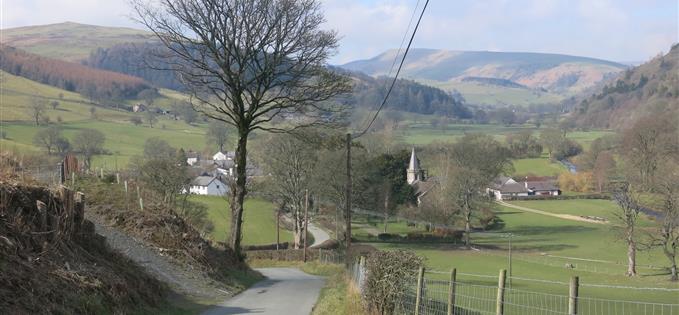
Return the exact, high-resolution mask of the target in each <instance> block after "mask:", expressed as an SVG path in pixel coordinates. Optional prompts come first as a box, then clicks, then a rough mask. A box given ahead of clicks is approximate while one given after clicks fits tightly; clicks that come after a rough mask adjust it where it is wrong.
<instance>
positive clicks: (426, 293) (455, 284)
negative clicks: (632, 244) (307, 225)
mask: <svg viewBox="0 0 679 315" xmlns="http://www.w3.org/2000/svg"><path fill="white" fill-rule="evenodd" d="M349 273H350V275H351V279H352V280H353V281H354V283H355V284H356V285H357V287H358V288H359V290H363V288H362V284H363V283H364V281H365V280H366V277H369V276H370V275H369V274H368V273H367V271H366V270H365V267H364V265H363V264H362V263H361V262H360V261H359V262H356V263H354V264H352V265H351V266H350V268H349ZM441 273H442V272H437V271H434V272H428V273H422V274H423V276H422V278H421V279H411V280H409V281H408V287H407V288H406V293H405V296H403V297H401V298H399V299H397V301H394V303H395V304H396V313H397V314H416V315H439V314H441V315H449V314H461V315H476V314H478V315H482V314H483V315H485V314H493V315H497V314H503V315H533V314H534V315H539V314H574V315H575V314H584V315H675V314H676V315H679V304H671V303H652V302H642V301H632V300H615V299H602V298H595V297H591V296H583V295H580V294H579V288H580V287H581V286H583V287H610V288H611V289H619V288H618V287H617V286H606V285H596V284H580V283H579V281H578V279H576V278H573V279H572V280H571V282H558V281H550V280H544V281H546V282H549V283H551V284H554V285H559V286H560V291H562V292H564V293H563V294H553V293H547V292H536V291H531V290H524V289H518V288H515V287H508V286H507V285H506V284H505V282H506V281H507V280H508V279H510V277H506V273H505V272H504V271H501V272H500V274H499V275H498V276H490V275H477V274H467V273H457V272H452V274H451V272H449V273H448V275H449V276H450V280H442V279H439V278H440V275H437V274H441ZM458 276H460V278H464V279H460V278H458ZM475 278H476V279H477V280H478V279H480V280H478V281H477V280H474V279H475ZM511 279H515V280H523V281H542V280H540V279H528V278H521V277H511ZM418 280H419V281H418ZM491 281H493V282H495V283H496V284H489V283H490V282H491ZM481 283H483V284H481ZM621 288H630V287H621ZM633 289H659V290H670V291H672V292H676V293H677V295H676V296H677V303H679V289H668V288H633ZM630 296H633V294H631V295H630Z"/></svg>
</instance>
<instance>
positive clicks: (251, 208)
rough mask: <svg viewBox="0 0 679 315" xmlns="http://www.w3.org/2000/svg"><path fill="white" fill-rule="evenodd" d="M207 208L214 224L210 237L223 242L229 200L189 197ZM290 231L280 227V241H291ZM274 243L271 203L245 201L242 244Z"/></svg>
mask: <svg viewBox="0 0 679 315" xmlns="http://www.w3.org/2000/svg"><path fill="white" fill-rule="evenodd" d="M190 199H191V200H192V201H196V202H200V203H202V204H204V205H205V206H207V208H208V218H209V220H210V221H211V222H212V223H213V224H214V230H213V231H212V233H211V238H212V239H213V240H215V241H219V242H224V241H226V239H227V235H228V233H229V230H230V226H231V208H229V202H228V201H227V200H226V199H224V198H222V197H219V196H196V195H192V196H191V197H190ZM291 241H292V233H291V232H290V231H288V230H286V229H284V228H281V242H291ZM275 243H276V219H275V216H274V210H273V205H272V204H271V203H270V202H267V201H264V200H260V199H249V200H247V201H246V202H245V211H244V213H243V244H245V245H261V244H275Z"/></svg>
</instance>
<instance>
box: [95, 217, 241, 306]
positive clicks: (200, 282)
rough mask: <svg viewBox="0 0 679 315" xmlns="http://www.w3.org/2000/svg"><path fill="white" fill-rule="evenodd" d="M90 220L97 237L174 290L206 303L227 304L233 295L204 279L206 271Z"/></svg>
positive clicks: (217, 284)
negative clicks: (210, 300) (209, 301)
mask: <svg viewBox="0 0 679 315" xmlns="http://www.w3.org/2000/svg"><path fill="white" fill-rule="evenodd" d="M86 216H87V219H88V220H90V221H92V222H94V225H95V230H96V232H97V234H99V235H101V236H104V237H105V238H106V242H107V243H108V245H109V246H110V247H111V248H113V249H114V250H116V251H118V252H120V253H122V254H123V255H125V256H126V257H128V258H129V259H131V260H133V261H134V262H136V263H137V264H139V265H140V266H142V267H144V268H145V269H146V270H147V271H148V272H149V273H150V274H151V275H153V276H154V277H155V278H157V279H158V280H160V281H163V282H165V283H167V284H168V285H169V286H170V287H171V288H172V289H174V290H176V291H178V292H181V293H183V294H186V295H190V296H194V297H198V298H202V299H214V300H223V299H224V298H226V297H228V296H230V295H231V294H230V293H229V292H228V291H226V290H225V288H224V287H222V286H221V285H220V284H219V283H218V282H216V281H214V280H212V279H210V278H208V277H206V276H205V275H203V272H202V271H200V270H195V269H191V268H190V267H189V266H188V265H185V264H180V263H178V262H176V261H175V260H174V259H173V258H172V257H170V256H167V255H164V254H162V253H161V252H160V251H159V250H157V249H155V248H153V247H150V246H148V245H146V244H145V243H143V242H142V241H140V240H137V239H135V238H133V237H131V236H128V235H127V234H124V233H122V232H120V231H119V230H118V229H116V228H115V227H112V226H108V225H105V224H104V223H103V222H100V221H99V222H98V220H97V218H95V217H93V216H91V215H86Z"/></svg>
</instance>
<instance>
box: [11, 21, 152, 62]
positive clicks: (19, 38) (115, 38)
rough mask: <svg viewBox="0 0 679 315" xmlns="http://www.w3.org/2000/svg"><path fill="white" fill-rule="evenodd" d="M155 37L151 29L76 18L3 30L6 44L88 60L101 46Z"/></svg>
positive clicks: (34, 51)
mask: <svg viewBox="0 0 679 315" xmlns="http://www.w3.org/2000/svg"><path fill="white" fill-rule="evenodd" d="M152 39H153V38H152V37H151V34H150V33H149V32H146V31H142V30H137V29H132V28H124V27H105V26H96V25H85V24H79V23H73V22H64V23H58V24H49V25H38V26H26V27H17V28H9V29H3V30H2V42H3V43H4V44H7V45H9V46H12V47H16V48H21V49H23V50H26V51H28V52H32V53H34V54H38V55H42V56H45V57H51V58H57V59H62V60H67V61H80V60H84V59H86V58H87V57H88V56H89V55H90V52H92V51H93V50H95V49H97V48H106V47H111V46H113V45H115V44H120V43H142V42H149V41H151V40H152Z"/></svg>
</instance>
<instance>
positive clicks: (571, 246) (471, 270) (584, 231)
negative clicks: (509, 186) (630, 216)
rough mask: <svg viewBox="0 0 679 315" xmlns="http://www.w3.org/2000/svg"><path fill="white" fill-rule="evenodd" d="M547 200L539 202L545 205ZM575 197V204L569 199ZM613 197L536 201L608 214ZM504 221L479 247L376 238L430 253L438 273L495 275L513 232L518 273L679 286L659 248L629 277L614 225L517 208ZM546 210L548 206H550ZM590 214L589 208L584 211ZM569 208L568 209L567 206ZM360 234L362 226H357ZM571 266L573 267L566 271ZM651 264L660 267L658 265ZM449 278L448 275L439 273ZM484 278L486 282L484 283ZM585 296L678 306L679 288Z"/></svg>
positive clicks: (503, 213)
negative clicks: (637, 272) (567, 265)
mask: <svg viewBox="0 0 679 315" xmlns="http://www.w3.org/2000/svg"><path fill="white" fill-rule="evenodd" d="M539 202H543V201H533V203H539ZM569 202H571V201H569ZM606 202H608V201H599V200H574V201H572V202H571V203H570V204H569V203H559V202H556V201H547V204H544V205H535V204H531V207H533V208H539V209H541V210H545V209H549V208H553V209H555V210H553V211H562V210H563V209H572V208H573V207H572V206H573V204H574V205H575V206H576V207H577V209H589V211H592V212H593V213H599V214H601V213H603V212H605V211H608V210H610V209H612V208H611V205H609V204H606ZM496 211H497V214H498V218H499V220H500V221H499V223H498V225H497V226H498V227H497V228H496V229H495V230H492V231H488V232H481V233H474V234H473V235H472V242H473V243H474V245H475V248H477V249H478V250H465V249H463V248H461V247H460V246H459V245H455V244H449V245H447V244H431V243H418V244H397V243H375V244H374V245H375V246H377V247H378V248H382V249H387V250H393V249H407V250H413V251H415V252H416V253H418V254H419V255H422V256H423V257H425V258H426V264H427V266H428V267H429V268H430V269H432V270H439V271H444V272H445V271H449V270H450V269H451V268H457V269H458V273H460V272H462V273H468V274H480V275H490V276H496V275H497V273H498V270H500V269H507V268H508V247H509V239H508V238H507V237H506V235H507V233H511V234H512V235H513V237H512V250H513V254H512V257H513V259H512V274H513V275H514V276H516V277H523V278H530V279H542V280H549V281H560V282H568V281H569V279H570V277H571V276H574V275H577V276H580V281H581V283H585V284H606V285H617V286H633V287H663V288H679V283H672V282H670V281H668V278H669V275H668V274H667V271H666V270H662V269H656V268H655V267H663V266H666V265H667V261H666V258H665V257H664V256H663V255H662V253H661V252H660V251H658V250H651V251H640V252H639V253H638V256H637V260H638V264H639V267H638V271H639V273H640V275H639V276H638V277H633V278H629V277H626V276H625V275H624V272H625V270H626V266H625V265H624V262H625V260H626V246H625V244H624V243H623V242H622V241H620V240H619V238H618V237H617V236H618V233H617V231H616V230H615V229H614V228H613V227H612V226H611V225H603V224H593V223H586V222H577V221H570V220H565V219H560V218H554V217H549V216H544V215H540V214H534V213H528V212H523V211H519V210H514V209H511V208H505V207H497V209H496ZM545 211H547V210H545ZM582 211H586V210H582ZM564 212H565V210H564ZM359 233H360V231H359ZM566 264H572V265H574V266H575V268H566V267H565V266H566ZM649 265H651V266H654V267H653V268H651V267H649ZM432 276H433V277H441V279H444V278H445V277H446V276H447V275H444V274H443V275H437V274H433V275H432ZM468 278H470V279H469V280H474V281H476V282H477V283H481V284H483V283H485V282H487V283H486V284H489V285H493V284H495V285H496V280H495V279H491V278H481V277H471V276H470V277H468ZM484 281H485V282H484ZM513 285H514V286H515V287H516V288H518V289H523V290H529V291H533V292H544V293H552V294H564V295H565V294H567V293H568V287H567V286H563V285H554V284H545V283H539V282H532V281H514V282H513ZM581 294H582V296H590V297H598V298H607V299H621V300H638V301H647V302H664V303H677V297H678V296H679V293H677V292H676V291H675V292H668V291H644V290H630V289H609V288H593V287H586V286H583V287H582V288H581Z"/></svg>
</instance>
